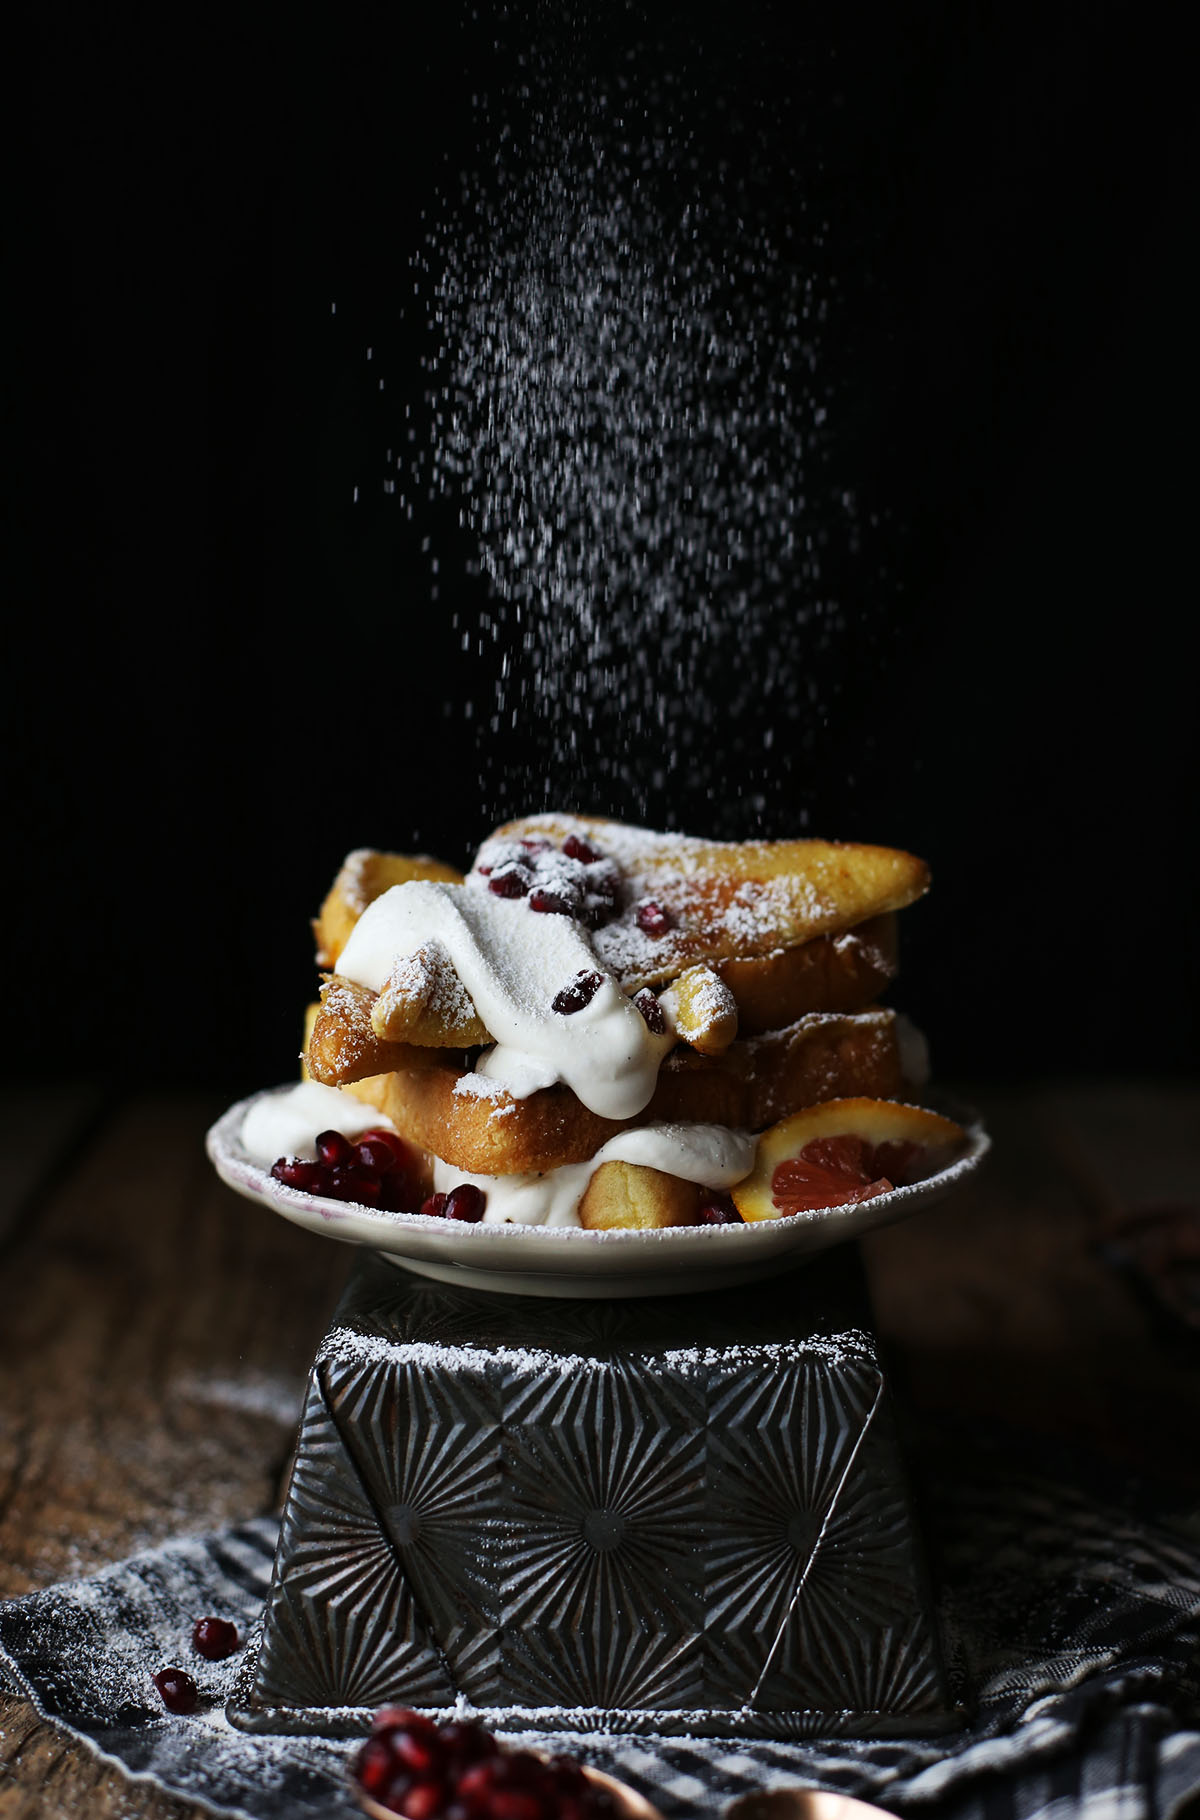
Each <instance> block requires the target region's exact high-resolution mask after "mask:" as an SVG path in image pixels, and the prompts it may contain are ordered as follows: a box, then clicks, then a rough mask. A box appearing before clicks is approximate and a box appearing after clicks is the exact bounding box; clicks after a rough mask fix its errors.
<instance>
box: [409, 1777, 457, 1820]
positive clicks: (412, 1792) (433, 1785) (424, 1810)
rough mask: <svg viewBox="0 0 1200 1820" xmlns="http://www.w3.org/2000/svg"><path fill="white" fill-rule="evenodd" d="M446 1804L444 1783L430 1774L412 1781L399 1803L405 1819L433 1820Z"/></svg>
mask: <svg viewBox="0 0 1200 1820" xmlns="http://www.w3.org/2000/svg"><path fill="white" fill-rule="evenodd" d="M445 1804H446V1784H445V1783H444V1782H442V1781H440V1780H438V1778H436V1777H433V1776H430V1777H427V1778H424V1779H422V1780H421V1781H420V1782H414V1783H413V1785H412V1787H411V1788H410V1789H409V1791H408V1793H407V1794H406V1795H405V1796H404V1798H403V1800H402V1801H401V1803H400V1808H399V1812H400V1813H402V1814H403V1815H404V1816H405V1820H434V1815H435V1814H440V1813H441V1811H442V1809H443V1807H444V1806H445Z"/></svg>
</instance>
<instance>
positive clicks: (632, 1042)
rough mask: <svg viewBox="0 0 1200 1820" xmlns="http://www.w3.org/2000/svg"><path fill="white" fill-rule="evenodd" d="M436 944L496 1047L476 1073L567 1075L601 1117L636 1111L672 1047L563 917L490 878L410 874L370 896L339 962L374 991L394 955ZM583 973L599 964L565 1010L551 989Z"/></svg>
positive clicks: (532, 1085) (514, 1078)
mask: <svg viewBox="0 0 1200 1820" xmlns="http://www.w3.org/2000/svg"><path fill="white" fill-rule="evenodd" d="M430 941H437V942H440V943H441V944H442V946H443V948H444V949H445V950H446V952H447V953H448V954H449V956H450V958H451V960H452V961H453V963H454V966H455V970H456V971H457V973H458V976H459V978H460V979H461V981H462V983H463V985H464V986H465V987H466V989H467V991H468V992H469V994H470V996H471V1000H472V1002H473V1004H474V1006H475V1009H476V1011H477V1012H478V1013H479V1016H480V1018H481V1019H482V1020H483V1022H484V1024H485V1025H486V1026H487V1028H488V1030H489V1032H490V1033H491V1034H492V1036H494V1037H495V1038H496V1045H495V1047H494V1048H493V1049H491V1050H490V1051H489V1052H488V1053H487V1054H486V1055H485V1056H483V1057H482V1058H481V1059H480V1061H479V1062H478V1063H477V1064H476V1072H477V1073H479V1074H482V1075H484V1076H485V1077H486V1078H487V1079H489V1080H494V1081H497V1082H498V1083H499V1084H500V1085H502V1086H504V1087H506V1088H507V1089H508V1091H509V1092H510V1093H512V1094H513V1095H514V1097H516V1098H518V1099H520V1098H524V1097H525V1096H527V1095H528V1094H530V1093H535V1092H536V1091H537V1090H538V1089H539V1088H542V1087H549V1086H553V1085H554V1083H555V1082H557V1081H565V1082H566V1084H567V1086H568V1087H570V1088H571V1090H572V1092H573V1093H574V1094H575V1095H576V1097H577V1098H578V1099H580V1100H581V1101H582V1102H583V1104H584V1105H585V1106H586V1107H587V1108H588V1110H589V1111H591V1112H595V1113H597V1114H598V1115H599V1116H600V1117H601V1118H610V1119H627V1118H634V1117H636V1115H637V1114H638V1113H639V1112H641V1111H642V1109H643V1107H644V1106H645V1105H646V1104H647V1103H648V1101H649V1099H650V1097H651V1095H652V1094H653V1092H654V1087H655V1082H656V1081H657V1078H658V1065H659V1062H660V1061H661V1060H662V1057H663V1056H664V1055H665V1054H666V1053H667V1051H668V1050H669V1049H670V1048H671V1047H672V1046H673V1044H674V1042H675V1036H674V1034H673V1032H672V1031H671V1030H670V1028H668V1030H667V1032H666V1034H665V1035H663V1036H655V1035H653V1033H652V1032H651V1031H650V1029H649V1028H648V1027H647V1024H646V1021H645V1019H644V1018H643V1017H642V1014H641V1012H640V1011H638V1010H637V1008H636V1007H635V1006H634V1005H633V1003H632V1002H631V1000H630V999H628V998H627V997H626V996H625V994H624V993H623V992H622V991H621V989H620V987H619V986H618V985H617V983H616V981H615V980H614V979H613V977H612V975H611V973H609V971H608V970H607V968H605V967H604V965H603V963H602V962H601V961H599V960H598V959H597V958H596V951H595V948H594V947H593V945H592V942H591V938H590V937H589V935H588V933H587V931H586V930H585V929H584V928H583V927H582V925H581V924H580V923H578V922H576V920H575V919H574V918H573V917H570V916H551V915H539V914H538V913H537V912H536V911H532V910H531V909H530V907H529V904H528V902H527V901H526V900H525V899H524V898H515V899H508V898H502V897H498V896H496V895H495V894H494V893H493V892H491V891H489V890H488V888H487V883H486V880H484V879H482V878H476V879H473V880H472V881H470V882H469V883H467V884H465V885H451V884H441V883H437V882H434V881H431V880H424V879H414V880H410V881H409V882H408V883H406V884H403V885H393V886H392V888H391V890H390V891H385V892H384V893H383V895H382V896H381V897H377V898H376V899H375V901H374V903H372V904H370V905H368V907H367V909H366V910H365V911H364V912H363V914H362V916H361V917H360V918H359V920H358V922H357V923H356V924H355V926H354V929H353V931H352V932H351V935H350V939H349V941H348V942H347V943H346V946H345V948H344V949H343V951H342V954H341V957H340V958H339V960H338V963H337V972H338V973H340V974H341V975H342V976H343V977H344V978H346V979H352V980H355V981H357V982H358V984H359V985H360V986H366V987H367V988H368V990H370V991H373V992H381V991H382V990H383V988H384V986H385V985H386V984H387V981H388V977H389V975H390V974H391V971H392V968H393V967H394V965H395V963H396V961H397V960H398V959H401V958H406V957H409V956H411V955H414V954H415V953H416V952H417V951H418V949H420V948H421V947H423V946H424V945H425V944H426V943H427V942H430ZM581 973H600V974H601V975H602V976H603V978H602V983H601V984H600V986H599V987H598V988H597V990H596V993H595V995H594V997H593V998H592V1000H591V1001H590V1003H589V1004H587V1005H585V1006H584V1007H583V1008H582V1009H581V1010H579V1011H574V1012H571V1013H569V1014H568V1015H565V1016H564V1015H563V1014H562V1013H560V1012H557V1011H555V1010H553V1009H552V1005H553V1001H554V998H555V997H556V995H557V994H558V993H559V992H561V991H562V990H563V989H564V988H565V987H567V986H569V985H571V983H572V982H573V981H574V980H575V979H577V978H578V976H579V975H580V974H581Z"/></svg>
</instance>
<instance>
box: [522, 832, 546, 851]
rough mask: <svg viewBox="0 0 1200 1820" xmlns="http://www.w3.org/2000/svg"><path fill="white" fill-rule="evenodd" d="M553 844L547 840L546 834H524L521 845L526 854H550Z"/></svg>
mask: <svg viewBox="0 0 1200 1820" xmlns="http://www.w3.org/2000/svg"><path fill="white" fill-rule="evenodd" d="M553 844H554V843H553V842H552V841H548V840H547V839H546V837H545V835H544V834H523V835H522V836H521V845H522V846H523V847H524V849H525V851H526V853H549V851H550V848H551V847H552V846H553Z"/></svg>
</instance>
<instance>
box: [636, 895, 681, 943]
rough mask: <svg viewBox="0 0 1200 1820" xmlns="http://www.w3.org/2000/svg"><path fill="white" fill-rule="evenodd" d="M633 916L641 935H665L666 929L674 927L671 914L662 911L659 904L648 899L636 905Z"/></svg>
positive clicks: (673, 919) (667, 911)
mask: <svg viewBox="0 0 1200 1820" xmlns="http://www.w3.org/2000/svg"><path fill="white" fill-rule="evenodd" d="M633 916H634V921H635V922H636V923H637V926H638V928H639V929H640V930H641V931H642V934H643V935H655V936H658V935H665V934H666V933H667V930H668V929H673V928H674V927H675V918H674V917H673V916H672V915H671V912H670V911H669V910H664V909H663V907H662V905H661V904H656V903H655V901H654V899H653V898H650V897H648V898H647V899H646V900H645V902H644V903H641V904H639V905H638V907H637V909H636V910H635V911H634V913H633Z"/></svg>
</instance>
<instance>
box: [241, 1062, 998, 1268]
mask: <svg viewBox="0 0 1200 1820" xmlns="http://www.w3.org/2000/svg"><path fill="white" fill-rule="evenodd" d="M296 1085H297V1083H296V1082H295V1081H286V1082H282V1083H280V1084H279V1085H277V1086H274V1087H264V1088H260V1089H259V1090H258V1091H257V1092H255V1093H252V1094H248V1095H247V1096H245V1097H244V1098H243V1099H240V1100H236V1101H234V1102H233V1104H232V1105H231V1106H229V1107H228V1108H227V1109H226V1110H225V1112H223V1113H222V1114H221V1116H220V1117H219V1118H218V1119H216V1120H215V1121H214V1122H213V1124H212V1125H211V1126H210V1127H209V1129H208V1131H207V1132H206V1134H205V1151H206V1153H207V1155H208V1158H209V1161H210V1162H211V1163H212V1165H213V1167H214V1169H215V1170H216V1172H217V1174H218V1175H219V1176H220V1178H221V1180H222V1181H223V1182H224V1183H225V1184H226V1186H227V1187H230V1188H232V1189H233V1190H234V1192H235V1193H239V1194H242V1195H243V1196H245V1197H246V1198H248V1199H251V1200H256V1201H260V1202H262V1203H263V1204H264V1205H266V1206H267V1207H269V1208H271V1209H273V1210H274V1211H275V1212H277V1213H279V1214H280V1215H281V1216H282V1217H284V1218H287V1219H292V1220H293V1221H296V1217H297V1216H298V1215H312V1216H316V1218H318V1219H319V1220H320V1221H322V1222H325V1223H326V1224H324V1225H322V1226H320V1227H316V1228H312V1227H310V1228H309V1229H310V1230H313V1229H315V1230H318V1231H324V1232H326V1233H327V1234H328V1236H329V1237H331V1238H338V1239H340V1240H341V1241H342V1242H343V1243H345V1242H349V1243H351V1244H360V1245H367V1246H371V1245H374V1246H375V1247H376V1248H377V1249H382V1250H392V1249H393V1248H392V1247H390V1246H387V1245H386V1244H385V1243H384V1241H385V1239H386V1238H387V1236H388V1235H389V1234H399V1233H403V1232H413V1233H417V1234H426V1235H429V1236H435V1235H437V1236H440V1237H443V1238H446V1239H455V1240H457V1241H458V1242H459V1244H462V1245H464V1246H472V1245H473V1246H476V1247H478V1246H480V1245H481V1244H483V1245H487V1246H488V1247H489V1248H491V1249H492V1251H493V1255H495V1247H496V1246H497V1245H504V1244H508V1245H520V1244H522V1243H524V1244H529V1243H530V1242H538V1243H539V1244H540V1245H542V1246H544V1245H546V1244H550V1245H557V1246H561V1247H562V1248H563V1260H562V1261H563V1265H564V1266H566V1265H567V1264H568V1260H569V1259H570V1257H571V1253H572V1249H574V1250H576V1251H579V1252H581V1254H582V1256H593V1257H594V1256H596V1255H597V1254H599V1253H602V1252H603V1253H605V1254H607V1257H608V1259H609V1260H611V1262H612V1263H613V1264H615V1263H616V1258H615V1257H613V1255H612V1254H613V1253H614V1252H622V1251H632V1252H633V1253H634V1254H635V1255H636V1254H637V1253H638V1252H640V1253H641V1254H642V1255H643V1256H647V1257H648V1256H649V1255H651V1254H653V1253H654V1252H656V1251H657V1252H659V1253H660V1255H661V1253H662V1251H663V1250H664V1249H668V1248H669V1247H670V1246H672V1245H675V1246H678V1245H680V1244H684V1245H687V1244H690V1245H691V1246H693V1247H695V1246H696V1245H697V1242H699V1243H700V1244H708V1245H710V1246H711V1245H714V1244H716V1245H725V1246H727V1247H729V1248H730V1250H732V1247H733V1246H734V1245H738V1244H740V1245H742V1246H743V1247H746V1248H747V1249H748V1248H750V1247H753V1246H761V1245H763V1244H766V1243H767V1242H768V1241H769V1240H775V1241H778V1240H779V1239H780V1238H786V1237H788V1236H795V1237H796V1238H799V1237H801V1236H802V1235H806V1234H809V1233H812V1232H813V1231H814V1230H815V1229H816V1228H818V1227H820V1226H821V1225H823V1224H825V1223H827V1222H828V1221H829V1220H830V1216H832V1215H837V1214H841V1213H850V1212H851V1211H858V1210H860V1209H865V1208H866V1207H868V1206H869V1207H870V1209H871V1210H872V1211H873V1212H874V1213H875V1215H876V1216H877V1217H876V1218H874V1219H872V1221H871V1225H872V1226H874V1225H885V1224H889V1223H891V1222H892V1221H894V1220H897V1219H900V1218H903V1217H904V1215H905V1214H906V1213H907V1212H909V1211H915V1210H916V1208H917V1207H918V1206H919V1205H921V1204H922V1203H924V1202H927V1201H931V1200H940V1199H941V1198H942V1196H943V1195H945V1194H946V1193H948V1192H951V1191H952V1190H953V1189H954V1188H956V1187H957V1186H958V1185H959V1184H960V1183H962V1182H963V1181H965V1180H966V1179H967V1178H969V1177H970V1176H971V1175H973V1174H974V1173H975V1171H976V1170H977V1169H978V1168H979V1166H980V1165H981V1163H982V1162H983V1161H984V1159H985V1157H986V1156H987V1155H988V1152H989V1151H990V1150H991V1147H992V1140H991V1136H990V1134H989V1133H988V1131H987V1128H986V1126H985V1125H984V1123H983V1119H982V1117H981V1115H980V1113H979V1112H978V1111H977V1110H976V1109H975V1108H974V1107H973V1106H969V1105H966V1104H964V1103H962V1102H955V1101H953V1100H952V1099H951V1097H950V1096H948V1095H944V1094H931V1095H929V1096H928V1098H929V1100H930V1101H932V1102H934V1105H933V1106H930V1107H927V1108H926V1110H935V1109H936V1110H944V1111H945V1113H946V1116H948V1117H953V1118H954V1119H955V1120H956V1122H957V1123H958V1124H960V1125H962V1126H963V1128H964V1130H965V1131H966V1132H967V1139H968V1143H967V1148H966V1149H965V1150H964V1151H963V1152H962V1153H961V1154H960V1155H959V1156H956V1157H955V1158H954V1159H953V1160H952V1161H951V1162H950V1163H948V1164H947V1165H946V1167H945V1168H944V1169H941V1170H939V1171H938V1172H937V1174H936V1175H932V1176H926V1177H925V1178H924V1180H922V1181H920V1182H909V1183H907V1184H905V1185H903V1186H901V1187H899V1188H892V1189H889V1190H887V1191H886V1192H885V1193H884V1194H880V1195H873V1196H872V1197H871V1199H870V1201H869V1203H868V1202H862V1201H859V1202H847V1201H841V1202H838V1203H837V1204H836V1205H835V1206H832V1207H823V1208H818V1209H813V1210H812V1211H811V1212H801V1213H794V1214H782V1215H780V1216H779V1218H778V1219H774V1220H754V1221H746V1222H739V1223H737V1224H730V1225H723V1226H668V1227H663V1228H660V1229H657V1230H652V1231H635V1230H629V1229H623V1228H613V1229H611V1230H608V1231H603V1232H591V1231H588V1230H586V1229H584V1228H582V1227H579V1226H540V1225H527V1224H522V1223H517V1222H512V1223H506V1224H503V1225H500V1224H497V1225H491V1226H489V1225H485V1224H484V1223H483V1222H482V1221H480V1222H479V1223H478V1224H472V1225H468V1224H465V1223H464V1222H462V1221H458V1220H447V1219H443V1218H441V1217H440V1216H439V1215H436V1214H423V1213H388V1212H383V1211H381V1210H380V1209H379V1208H374V1207H365V1206H363V1205H362V1204H361V1203H360V1202H357V1201H334V1200H330V1199H328V1198H326V1197H324V1196H322V1195H315V1194H309V1193H306V1192H305V1191H304V1190H303V1189H298V1188H289V1187H288V1186H287V1184H286V1183H284V1182H278V1181H276V1180H275V1178H274V1177H273V1176H272V1175H271V1174H270V1172H269V1170H266V1169H264V1168H263V1167H262V1165H261V1164H258V1163H255V1162H254V1161H253V1160H252V1159H251V1157H250V1156H249V1155H248V1153H247V1152H246V1151H245V1150H244V1149H242V1146H241V1142H240V1133H241V1129H242V1125H243V1123H244V1121H245V1118H246V1115H247V1113H248V1112H249V1111H250V1109H251V1107H252V1106H255V1105H257V1104H258V1103H259V1102H260V1101H262V1100H264V1099H267V1098H269V1097H272V1096H274V1095H277V1094H282V1093H287V1092H290V1091H291V1090H292V1089H293V1088H294V1087H295V1086H296ZM898 1103H900V1104H904V1105H915V1102H914V1101H908V1100H905V1101H901V1102H898ZM348 1214H353V1215H357V1216H359V1217H360V1218H363V1219H366V1220H368V1221H369V1222H371V1223H372V1225H375V1224H376V1223H377V1225H378V1232H379V1237H378V1238H377V1239H372V1238H352V1239H349V1240H346V1239H344V1238H343V1236H342V1235H341V1234H338V1233H337V1232H336V1231H334V1230H332V1229H331V1228H330V1226H329V1224H328V1222H333V1221H337V1220H338V1219H340V1218H345V1217H346V1216H347V1215H348ZM299 1223H301V1224H306V1225H307V1224H308V1222H307V1220H301V1221H299ZM865 1229H866V1228H864V1230H865ZM755 1234H758V1235H759V1237H758V1238H757V1239H756V1238H755V1237H754V1236H753V1235H755ZM727 1261H728V1262H729V1263H730V1264H732V1263H733V1261H734V1260H733V1257H732V1256H730V1257H729V1258H728V1260H727ZM463 1262H464V1263H466V1262H468V1257H467V1256H464V1259H463ZM532 1262H533V1260H532V1259H530V1260H529V1261H528V1264H526V1265H523V1263H522V1260H521V1258H520V1254H519V1252H514V1253H513V1254H512V1258H511V1268H512V1269H513V1270H514V1271H519V1270H521V1269H522V1268H528V1267H529V1265H530V1264H532ZM495 1268H496V1269H497V1270H500V1269H503V1268H504V1266H503V1265H500V1264H499V1263H497V1265H496V1266H495Z"/></svg>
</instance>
